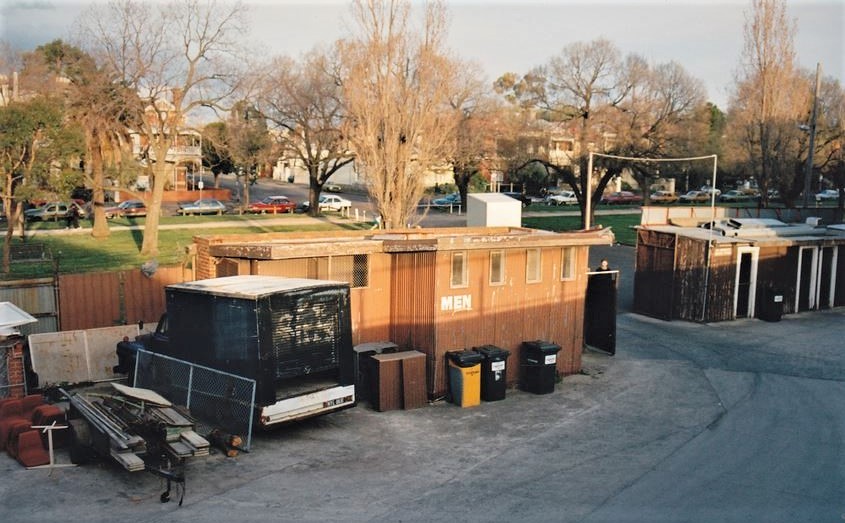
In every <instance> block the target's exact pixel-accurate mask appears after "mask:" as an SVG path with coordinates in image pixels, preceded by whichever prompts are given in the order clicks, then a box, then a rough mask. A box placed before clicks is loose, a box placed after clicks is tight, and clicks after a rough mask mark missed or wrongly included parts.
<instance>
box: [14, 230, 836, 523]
mask: <svg viewBox="0 0 845 523" xmlns="http://www.w3.org/2000/svg"><path fill="white" fill-rule="evenodd" d="M602 249H604V250H605V251H606V252H604V253H601V252H599V251H598V250H596V252H594V253H593V256H594V257H597V258H600V257H605V256H606V257H608V258H609V259H610V262H611V265H612V266H614V267H616V268H620V269H621V270H622V277H621V284H622V286H621V287H620V289H621V292H622V294H625V293H627V292H630V291H629V290H628V289H627V288H626V287H625V286H624V284H625V283H626V282H627V281H629V280H631V279H632V278H631V277H630V276H631V263H632V260H633V249H631V248H628V247H620V246H614V247H606V248H602ZM626 260H627V261H626ZM592 264H594V263H591V265H592ZM623 303H630V300H629V298H627V297H625V296H620V314H619V316H618V327H617V329H618V330H617V340H618V343H617V350H618V352H617V355H616V356H615V357H609V356H604V355H599V354H593V353H585V355H584V370H583V372H582V373H581V374H579V375H575V376H569V377H566V378H564V379H563V380H562V381H561V382H560V383H559V384H558V385H557V388H556V390H555V392H554V393H553V394H549V395H541V396H537V395H533V394H529V393H525V392H522V391H519V390H509V391H508V394H507V398H506V399H505V400H504V401H499V402H491V403H482V405H480V406H478V407H474V408H469V409H461V408H458V407H456V406H453V405H450V404H447V403H442V402H440V403H436V404H433V405H430V406H428V407H424V408H421V409H416V410H411V411H393V412H386V413H378V412H375V411H373V410H372V409H371V408H369V406H367V405H359V406H358V407H356V408H354V409H350V410H346V411H343V412H339V413H335V414H332V415H329V416H324V417H321V418H318V419H315V420H310V421H307V422H304V423H300V424H298V425H294V426H290V427H286V428H282V429H279V430H275V431H273V432H269V433H262V434H259V435H257V436H256V437H255V439H254V441H253V448H252V452H251V453H249V454H241V455H240V456H238V457H236V458H225V457H223V456H221V455H220V454H219V453H215V454H213V455H212V456H210V457H208V458H200V459H196V460H194V461H193V462H191V464H190V465H189V466H188V469H187V477H188V480H187V488H186V492H185V496H184V503H183V505H182V506H181V507H180V506H178V504H177V503H176V502H175V501H172V502H170V503H166V504H162V503H160V502H159V494H160V493H161V492H162V490H163V484H162V482H161V480H159V479H158V478H156V477H154V476H152V475H150V474H146V473H128V472H125V471H124V470H123V469H120V468H118V467H117V466H115V465H110V464H99V465H88V466H85V467H79V468H68V469H57V470H54V471H53V472H52V473H50V472H48V471H46V470H24V469H22V468H21V467H20V466H19V465H18V464H17V462H15V461H13V460H11V459H10V458H8V457H7V456H5V455H2V456H0V520H1V521H10V522H27V521H32V522H37V521H125V522H133V521H139V522H140V521H143V522H158V521H162V522H164V521H196V522H207V521H267V520H272V521H373V520H375V521H443V520H457V521H509V522H510V521H523V522H530V521H563V522H569V521H571V522H619V521H642V522H661V521H665V522H683V521H690V522H712V521H720V522H733V521H767V522H780V521H782V522H790V523H791V522H798V521H807V522H820V521H830V522H833V521H841V520H842V518H843V517H845V448H843V447H845V406H844V405H845V403H843V398H845V344H843V341H842V339H843V335H845V328H843V325H845V309H843V308H838V309H834V310H828V311H820V312H813V313H804V314H797V315H788V316H785V317H784V319H783V320H782V321H781V322H778V323H765V322H762V321H759V320H753V319H744V320H740V321H735V322H726V323H718V324H695V323H686V322H663V321H660V320H655V319H651V318H647V317H643V316H639V315H636V314H632V313H630V312H629V310H630V307H629V306H623V305H622V304H623ZM59 459H60V460H62V461H65V462H66V460H67V456H66V455H64V454H62V453H60V454H59ZM173 497H174V499H176V500H178V495H174V496H173Z"/></svg>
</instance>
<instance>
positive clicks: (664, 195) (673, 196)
mask: <svg viewBox="0 0 845 523" xmlns="http://www.w3.org/2000/svg"><path fill="white" fill-rule="evenodd" d="M649 200H650V201H651V202H652V203H675V202H677V201H678V194H677V193H674V192H672V191H655V192H653V193H651V196H649Z"/></svg>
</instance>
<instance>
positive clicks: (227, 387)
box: [135, 350, 255, 449]
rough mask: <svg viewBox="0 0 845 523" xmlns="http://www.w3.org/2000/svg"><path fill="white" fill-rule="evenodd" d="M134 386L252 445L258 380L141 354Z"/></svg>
mask: <svg viewBox="0 0 845 523" xmlns="http://www.w3.org/2000/svg"><path fill="white" fill-rule="evenodd" d="M135 386H136V387H142V388H145V389H151V390H154V391H156V392H158V393H159V394H161V395H162V396H164V397H165V398H167V399H168V400H170V401H172V402H173V403H176V404H178V405H184V406H185V407H187V408H188V410H190V411H191V414H193V415H194V416H196V417H197V419H198V420H199V421H201V422H202V423H205V424H208V425H210V426H211V427H213V428H219V429H222V430H224V431H226V432H229V433H231V434H237V435H239V436H242V437H243V438H244V441H245V442H246V443H245V445H244V447H245V448H246V449H249V447H250V444H251V442H252V417H253V414H254V409H253V405H254V404H255V380H251V379H247V378H243V377H241V376H236V375H234V374H229V373H228V372H223V371H219V370H216V369H212V368H209V367H203V366H202V365H195V364H192V363H188V362H187V361H183V360H178V359H176V358H171V357H169V356H164V355H162V354H156V353H154V352H149V351H145V350H139V351H138V355H137V364H136V366H135Z"/></svg>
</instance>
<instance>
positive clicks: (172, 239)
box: [2, 215, 369, 280]
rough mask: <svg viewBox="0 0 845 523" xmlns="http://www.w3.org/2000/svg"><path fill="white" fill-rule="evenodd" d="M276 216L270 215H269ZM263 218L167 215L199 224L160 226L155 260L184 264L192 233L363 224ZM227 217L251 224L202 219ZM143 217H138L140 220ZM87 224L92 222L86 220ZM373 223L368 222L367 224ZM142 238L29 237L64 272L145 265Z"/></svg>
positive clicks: (28, 270)
mask: <svg viewBox="0 0 845 523" xmlns="http://www.w3.org/2000/svg"><path fill="white" fill-rule="evenodd" d="M272 217H273V216H272V215H270V216H269V218H272ZM264 218H265V217H260V216H243V217H241V216H225V217H219V216H191V217H187V218H177V219H171V218H163V219H162V222H163V224H165V223H181V224H185V223H186V221H189V222H190V223H196V225H197V227H189V228H182V229H160V230H159V256H158V257H157V260H158V262H159V263H160V264H162V265H172V264H176V263H181V262H182V261H184V259H185V247H187V246H188V245H190V244H191V243H193V241H192V240H193V237H194V236H197V235H201V234H237V233H243V234H256V233H263V232H293V231H321V230H333V229H338V228H342V229H358V228H361V227H362V226H363V225H360V224H355V223H354V222H351V221H350V222H349V223H348V225H347V224H336V223H329V222H326V223H321V224H310V223H309V224H307V225H305V224H299V225H298V224H297V223H296V222H297V221H298V220H297V219H296V217H291V223H290V224H289V225H288V224H286V225H266V226H262V225H255V222H256V221H257V222H260V221H261V220H262V219H264ZM221 220H226V221H227V222H233V221H234V222H237V221H246V220H251V221H252V222H253V223H252V224H246V223H245V224H244V225H237V224H233V225H232V226H231V227H228V226H227V227H219V228H218V227H215V228H207V229H203V228H202V224H204V223H211V222H215V221H221ZM132 221H133V220H130V219H120V220H113V221H112V222H110V223H112V224H115V225H128V224H130V222H132ZM139 222H143V220H135V221H134V223H135V224H140V223H139ZM86 225H88V224H86ZM365 225H367V226H368V225H369V224H365ZM28 229H29V230H30V231H37V230H47V229H64V224H63V223H60V224H53V223H37V224H32V226H30V227H28ZM142 241H143V231H140V230H112V231H111V234H110V235H109V237H108V238H106V239H94V238H92V237H91V235H90V234H89V233H79V234H49V235H48V234H41V235H39V234H37V233H36V234H35V236H34V237H31V238H28V239H27V241H26V243H28V244H42V245H44V246H45V248H46V249H49V251H50V253H52V256H53V260H54V262H56V263H57V265H58V270H59V272H60V273H64V274H66V273H80V272H96V271H117V270H125V269H133V268H139V267H140V266H141V264H143V263H144V262H146V261H148V258H147V257H142V256H141V255H140V253H139V251H140V249H141V243H142ZM22 243H23V242H21V240H20V237H19V236H15V237H14V238H13V240H12V245H13V249H14V248H15V246H19V245H21V244H22ZM53 270H54V263H51V262H21V263H12V271H11V273H10V274H8V275H3V276H2V279H4V280H15V279H24V278H41V277H50V276H52V275H53Z"/></svg>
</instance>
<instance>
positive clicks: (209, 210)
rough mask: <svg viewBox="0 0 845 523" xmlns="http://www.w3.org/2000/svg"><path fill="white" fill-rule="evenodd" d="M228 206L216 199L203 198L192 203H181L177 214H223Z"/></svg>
mask: <svg viewBox="0 0 845 523" xmlns="http://www.w3.org/2000/svg"><path fill="white" fill-rule="evenodd" d="M224 212H226V204H224V203H223V202H221V201H220V200H215V199H214V198H203V199H201V200H197V201H195V202H191V203H180V204H179V209H177V210H176V213H177V214H182V215H187V214H223V213H224Z"/></svg>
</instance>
